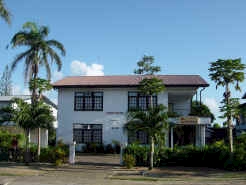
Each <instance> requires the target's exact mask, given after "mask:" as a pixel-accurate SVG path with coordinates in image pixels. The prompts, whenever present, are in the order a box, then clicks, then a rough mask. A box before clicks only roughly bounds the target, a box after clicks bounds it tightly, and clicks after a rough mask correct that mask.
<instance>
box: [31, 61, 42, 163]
mask: <svg viewBox="0 0 246 185" xmlns="http://www.w3.org/2000/svg"><path fill="white" fill-rule="evenodd" d="M37 76H38V61H37V62H36V64H34V69H33V89H32V105H33V107H35V105H36V103H37V99H38V96H37V84H36V83H37ZM37 137H38V139H37V140H38V142H37V145H38V151H37V157H38V160H39V156H40V148H41V147H40V127H38V136H37Z"/></svg>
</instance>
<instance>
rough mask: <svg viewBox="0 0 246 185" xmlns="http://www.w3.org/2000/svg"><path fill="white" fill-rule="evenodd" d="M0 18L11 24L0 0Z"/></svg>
mask: <svg viewBox="0 0 246 185" xmlns="http://www.w3.org/2000/svg"><path fill="white" fill-rule="evenodd" d="M0 17H2V19H3V20H4V21H5V22H7V23H8V24H10V23H11V19H10V12H9V11H8V10H7V8H6V7H5V3H4V1H3V0H0Z"/></svg>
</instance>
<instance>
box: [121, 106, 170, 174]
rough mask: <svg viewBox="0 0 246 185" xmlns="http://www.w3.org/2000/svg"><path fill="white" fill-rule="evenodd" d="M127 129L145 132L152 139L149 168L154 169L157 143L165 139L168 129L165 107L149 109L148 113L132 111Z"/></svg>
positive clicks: (129, 114)
mask: <svg viewBox="0 0 246 185" xmlns="http://www.w3.org/2000/svg"><path fill="white" fill-rule="evenodd" d="M127 120H128V121H127V123H126V125H125V128H126V129H127V130H128V131H133V132H136V131H143V132H145V133H146V134H147V135H148V136H149V137H150V142H151V150H150V161H149V165H150V166H149V168H150V169H152V168H153V158H152V157H153V155H152V154H153V153H154V151H153V150H154V146H155V143H156V141H159V139H160V138H163V137H164V133H163V131H164V129H166V128H167V127H168V122H167V120H168V116H167V111H166V108H165V107H164V106H163V105H158V106H156V107H152V108H149V109H148V110H147V111H141V110H138V111H130V112H129V113H128V119H127ZM151 158H152V159H151Z"/></svg>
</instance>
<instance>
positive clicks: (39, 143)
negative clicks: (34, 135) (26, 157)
mask: <svg viewBox="0 0 246 185" xmlns="http://www.w3.org/2000/svg"><path fill="white" fill-rule="evenodd" d="M40 131H41V129H40V127H38V161H39V156H40V148H41V142H40V140H41V138H40V135H41V134H40Z"/></svg>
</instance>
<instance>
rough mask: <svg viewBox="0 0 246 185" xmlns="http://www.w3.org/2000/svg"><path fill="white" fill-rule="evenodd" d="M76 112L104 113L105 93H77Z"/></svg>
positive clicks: (75, 100)
mask: <svg viewBox="0 0 246 185" xmlns="http://www.w3.org/2000/svg"><path fill="white" fill-rule="evenodd" d="M74 110H76V111H102V110H103V92H76V93H75V97H74Z"/></svg>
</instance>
